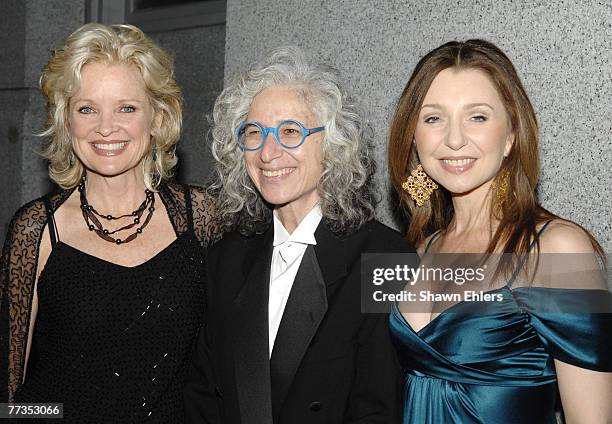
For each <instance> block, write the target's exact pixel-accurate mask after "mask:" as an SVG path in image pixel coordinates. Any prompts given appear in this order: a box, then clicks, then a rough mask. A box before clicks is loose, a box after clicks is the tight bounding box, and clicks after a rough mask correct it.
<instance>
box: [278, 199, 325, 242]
mask: <svg viewBox="0 0 612 424" xmlns="http://www.w3.org/2000/svg"><path fill="white" fill-rule="evenodd" d="M273 216H274V219H273V220H274V242H273V245H274V247H276V246H278V245H280V244H283V243H285V242H287V241H292V242H296V243H302V244H313V245H316V244H317V240H316V239H315V236H314V233H315V231H316V230H317V227H318V226H319V223H320V222H321V219H322V218H323V214H322V212H321V207H320V206H319V204H316V205H315V206H314V207H313V208H312V209H311V210H310V212H308V213H307V214H306V216H305V217H304V219H302V221H301V222H300V224H299V225H298V227H297V228H296V229H295V231H294V232H293V233H292V234H289V233H288V232H287V230H286V229H285V226H284V225H283V224H282V223H281V222H280V219H278V218H277V217H276V212H274V213H273Z"/></svg>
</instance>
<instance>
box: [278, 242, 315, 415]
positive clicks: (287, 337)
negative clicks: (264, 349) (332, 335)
mask: <svg viewBox="0 0 612 424" xmlns="http://www.w3.org/2000/svg"><path fill="white" fill-rule="evenodd" d="M325 312H327V295H326V289H325V282H324V281H323V276H322V274H321V271H320V269H319V264H318V262H317V258H316V256H315V253H314V249H313V247H312V246H309V247H308V248H307V249H306V252H305V253H304V256H303V258H302V262H301V264H300V268H299V270H298V273H297V275H296V276H295V280H294V282H293V286H292V287H291V293H290V294H289V299H288V300H287V305H286V306H285V310H284V312H283V317H282V319H281V323H280V327H279V329H278V334H277V335H276V340H275V341H274V349H273V350H272V357H271V359H270V379H271V387H272V412H273V415H274V421H275V422H278V417H279V414H280V410H281V406H282V404H283V402H284V400H285V397H286V396H287V392H288V391H289V388H290V387H291V383H292V382H293V377H294V376H295V373H296V371H297V369H298V367H299V365H300V363H301V362H302V358H303V357H304V353H305V352H306V349H308V346H309V345H310V342H311V340H312V338H313V337H314V335H315V333H316V332H317V329H318V328H319V324H320V323H321V321H322V320H323V317H324V316H325Z"/></svg>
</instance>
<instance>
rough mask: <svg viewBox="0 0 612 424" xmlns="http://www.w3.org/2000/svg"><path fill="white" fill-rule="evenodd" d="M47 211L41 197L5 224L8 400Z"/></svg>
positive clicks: (2, 320)
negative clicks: (6, 229) (6, 228)
mask: <svg viewBox="0 0 612 424" xmlns="http://www.w3.org/2000/svg"><path fill="white" fill-rule="evenodd" d="M46 222H47V213H46V208H45V205H44V202H43V201H42V200H41V199H38V200H34V201H32V202H30V203H28V204H27V205H25V206H23V207H22V208H21V209H19V211H17V213H16V214H15V216H14V217H13V219H12V220H11V224H10V225H9V230H8V233H7V235H6V239H5V242H4V248H3V250H2V257H1V258H0V325H1V328H0V355H1V356H2V362H1V364H2V365H1V367H0V378H1V380H0V385H1V387H0V396H1V398H2V402H6V401H7V400H8V401H12V399H13V396H14V394H15V391H16V390H17V387H18V385H19V384H21V381H22V379H23V367H24V360H25V348H26V343H27V340H28V330H29V326H30V311H31V306H32V295H33V287H34V282H35V280H36V266H37V264H38V249H39V246H40V240H41V238H42V234H43V230H44V228H45V225H46Z"/></svg>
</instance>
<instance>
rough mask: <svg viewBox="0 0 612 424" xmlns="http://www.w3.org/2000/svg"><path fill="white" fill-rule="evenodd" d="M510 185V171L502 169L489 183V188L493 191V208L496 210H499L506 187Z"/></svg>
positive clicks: (503, 199)
mask: <svg viewBox="0 0 612 424" xmlns="http://www.w3.org/2000/svg"><path fill="white" fill-rule="evenodd" d="M509 186H510V171H509V170H508V169H504V170H503V171H501V172H500V173H499V174H497V176H496V177H495V179H494V180H493V183H492V184H491V189H492V191H493V192H495V200H494V204H493V205H494V208H495V210H496V211H500V210H501V208H502V206H503V204H504V202H505V200H506V195H507V193H508V187H509Z"/></svg>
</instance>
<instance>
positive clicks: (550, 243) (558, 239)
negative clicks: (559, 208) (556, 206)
mask: <svg viewBox="0 0 612 424" xmlns="http://www.w3.org/2000/svg"><path fill="white" fill-rule="evenodd" d="M594 251H595V249H594V248H593V244H592V243H591V238H590V237H589V234H588V233H587V232H586V231H585V230H584V229H583V228H582V227H580V226H579V225H578V224H575V223H574V222H572V221H567V220H565V219H555V220H553V221H551V222H550V224H548V226H547V227H546V229H545V230H544V232H543V233H542V235H541V236H540V253H593V252H594Z"/></svg>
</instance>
